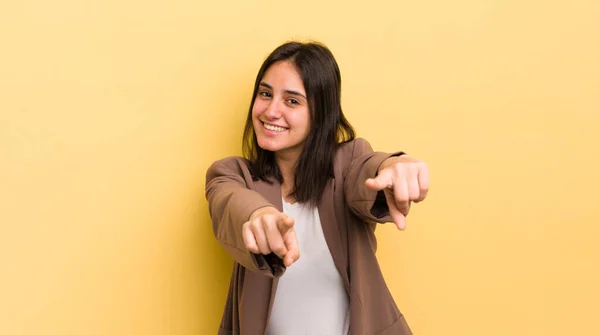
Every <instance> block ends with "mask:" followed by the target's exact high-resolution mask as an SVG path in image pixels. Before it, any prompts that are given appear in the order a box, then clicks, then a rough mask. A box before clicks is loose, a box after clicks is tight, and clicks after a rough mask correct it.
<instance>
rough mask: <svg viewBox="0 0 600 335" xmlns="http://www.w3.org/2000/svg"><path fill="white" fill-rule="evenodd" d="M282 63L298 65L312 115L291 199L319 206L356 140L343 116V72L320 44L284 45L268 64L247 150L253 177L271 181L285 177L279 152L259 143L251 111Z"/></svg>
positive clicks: (245, 140) (245, 145)
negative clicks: (337, 164) (339, 153)
mask: <svg viewBox="0 0 600 335" xmlns="http://www.w3.org/2000/svg"><path fill="white" fill-rule="evenodd" d="M279 61H289V62H291V63H292V64H294V65H295V67H296V70H297V71H298V73H299V74H300V78H301V79H302V82H303V83H304V89H305V91H306V94H307V99H308V108H309V113H310V130H309V133H308V136H307V137H306V139H305V141H304V148H303V150H302V153H301V154H300V157H299V160H298V163H297V165H296V169H295V173H294V175H295V180H294V188H293V190H292V192H291V195H293V196H294V197H295V198H296V200H297V201H298V202H300V203H307V204H309V205H312V206H314V205H316V204H317V203H318V202H319V200H320V199H321V195H322V194H323V191H324V189H325V187H326V186H327V183H328V182H329V180H330V178H331V177H332V176H333V163H334V159H335V153H336V150H337V148H338V146H339V145H340V144H341V143H345V142H349V141H351V140H353V139H354V137H355V134H354V129H353V128H352V126H351V125H350V123H349V122H348V120H346V118H345V117H344V114H343V113H342V107H341V85H342V79H341V75H340V70H339V67H338V64H337V62H336V60H335V58H334V57H333V54H332V53H331V51H330V50H329V49H328V48H327V47H326V46H324V45H322V44H320V43H316V42H310V43H300V42H287V43H284V44H283V45H281V46H279V47H278V48H277V49H275V50H274V51H273V52H272V53H271V54H270V55H269V56H268V57H267V58H266V59H265V61H264V62H263V64H262V66H261V67H260V70H259V71H258V74H257V76H256V82H255V84H254V91H253V93H252V101H251V102H250V109H249V111H248V116H247V118H246V125H245V127H244V135H243V136H244V137H243V140H242V150H243V154H244V157H245V158H246V159H248V160H249V161H250V169H251V171H252V174H253V176H254V178H256V179H261V180H264V181H267V182H269V179H270V178H275V179H276V180H278V181H279V182H280V183H281V182H283V177H282V175H281V171H280V170H279V166H278V165H277V163H276V161H275V155H274V153H273V152H272V151H268V150H264V149H262V148H261V147H260V146H259V145H258V141H257V138H256V133H255V132H254V127H253V124H252V107H253V106H254V101H255V100H256V95H257V92H258V89H259V84H260V82H261V81H262V78H263V76H264V74H265V72H266V71H267V70H268V69H269V67H270V66H271V65H273V64H274V63H276V62H279Z"/></svg>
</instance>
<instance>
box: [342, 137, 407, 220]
mask: <svg viewBox="0 0 600 335" xmlns="http://www.w3.org/2000/svg"><path fill="white" fill-rule="evenodd" d="M403 154H404V152H395V153H383V152H374V151H373V148H371V145H370V144H369V142H367V141H366V140H365V139H362V138H357V139H356V140H354V145H353V147H352V153H351V154H350V157H351V158H350V161H349V162H348V163H346V164H348V166H347V169H346V174H345V178H344V194H345V196H346V202H347V205H348V207H349V208H350V210H351V211H352V212H353V213H354V214H355V215H357V216H358V217H360V218H361V219H363V220H365V221H367V222H378V223H385V222H392V221H393V220H392V217H391V216H390V211H389V208H388V206H387V202H386V200H385V195H384V194H383V191H379V192H377V191H372V190H370V189H368V188H367V187H366V186H365V181H366V180H367V179H368V178H373V177H376V176H377V170H378V169H379V166H380V165H381V163H383V161H384V160H386V159H388V158H390V157H393V156H400V155H403Z"/></svg>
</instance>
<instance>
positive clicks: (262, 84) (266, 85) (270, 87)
mask: <svg viewBox="0 0 600 335" xmlns="http://www.w3.org/2000/svg"><path fill="white" fill-rule="evenodd" d="M259 85H260V86H264V87H266V88H268V89H270V90H272V89H273V87H272V86H271V85H269V84H267V83H264V82H262V83H260V84H259ZM284 92H285V93H287V94H291V95H297V96H299V97H303V98H304V99H306V97H305V96H304V94H302V93H300V92H296V91H292V90H284Z"/></svg>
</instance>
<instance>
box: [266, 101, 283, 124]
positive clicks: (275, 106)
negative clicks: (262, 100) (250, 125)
mask: <svg viewBox="0 0 600 335" xmlns="http://www.w3.org/2000/svg"><path fill="white" fill-rule="evenodd" d="M264 115H265V116H266V117H267V118H268V119H269V120H277V119H279V118H280V117H281V107H280V106H279V103H278V101H277V99H271V101H269V105H268V106H267V109H266V110H265V113H264Z"/></svg>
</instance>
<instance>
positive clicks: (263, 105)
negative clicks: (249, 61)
mask: <svg viewBox="0 0 600 335" xmlns="http://www.w3.org/2000/svg"><path fill="white" fill-rule="evenodd" d="M252 124H253V126H254V132H255V133H256V138H257V140H258V145H259V146H260V147H261V148H262V149H264V150H268V151H273V152H275V154H276V156H279V157H284V155H285V157H287V158H292V159H297V158H298V157H299V156H300V153H301V152H302V149H303V146H304V140H305V139H306V137H307V136H308V132H309V130H310V113H309V109H308V100H307V98H306V92H305V90H304V84H303V83H302V79H301V78H300V75H299V74H298V71H297V70H296V68H295V66H294V64H293V63H291V62H289V61H279V62H276V63H274V64H273V65H271V67H269V68H268V69H267V71H266V72H265V74H264V76H263V78H262V80H261V82H260V85H259V88H258V91H257V94H256V99H255V100H254V105H253V106H252Z"/></svg>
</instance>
